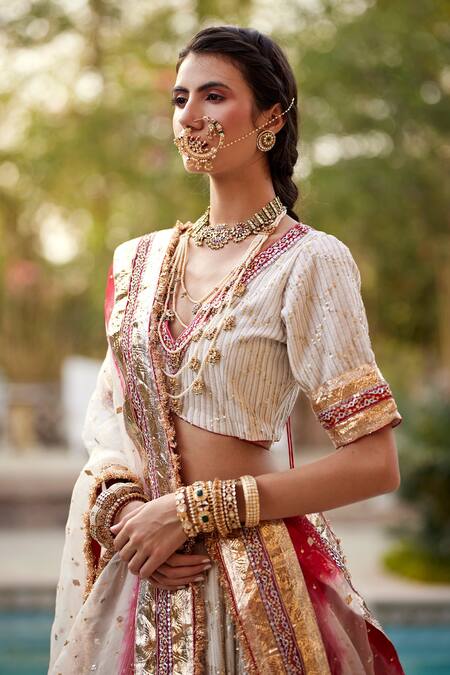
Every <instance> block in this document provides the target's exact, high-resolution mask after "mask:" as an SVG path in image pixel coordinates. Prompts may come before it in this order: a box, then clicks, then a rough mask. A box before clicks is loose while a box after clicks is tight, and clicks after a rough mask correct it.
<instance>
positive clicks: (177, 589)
mask: <svg viewBox="0 0 450 675" xmlns="http://www.w3.org/2000/svg"><path fill="white" fill-rule="evenodd" d="M148 581H149V583H150V584H151V585H152V586H153V588H160V589H161V590H162V591H171V592H172V593H174V592H175V591H179V590H181V589H182V588H186V586H175V588H167V587H166V586H163V585H162V584H158V582H156V581H153V579H152V577H150V579H149V580H148Z"/></svg>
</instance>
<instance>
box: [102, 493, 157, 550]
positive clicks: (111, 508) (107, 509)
mask: <svg viewBox="0 0 450 675" xmlns="http://www.w3.org/2000/svg"><path fill="white" fill-rule="evenodd" d="M109 497H110V499H109V501H107V502H105V503H103V504H102V507H101V508H96V507H95V506H94V507H93V508H92V510H91V514H90V515H91V518H93V524H92V523H91V527H90V533H91V536H92V537H93V538H94V539H95V540H96V541H98V543H99V544H101V545H102V546H104V547H105V548H107V549H111V548H113V547H114V537H113V535H112V532H111V531H110V529H109V528H110V526H111V520H112V519H111V515H112V514H113V513H114V512H115V505H116V503H118V502H119V500H120V504H124V503H125V502H126V501H132V500H134V499H136V500H141V501H148V498H147V497H146V496H145V495H144V494H142V492H127V493H126V494H123V495H121V496H120V497H119V498H117V497H116V495H114V494H110V495H109Z"/></svg>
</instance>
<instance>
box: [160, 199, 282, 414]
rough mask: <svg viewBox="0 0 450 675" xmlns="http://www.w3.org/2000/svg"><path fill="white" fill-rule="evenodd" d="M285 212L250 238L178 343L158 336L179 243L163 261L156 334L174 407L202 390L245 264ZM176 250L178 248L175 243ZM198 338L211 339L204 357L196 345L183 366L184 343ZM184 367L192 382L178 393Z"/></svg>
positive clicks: (228, 326) (242, 287)
mask: <svg viewBox="0 0 450 675" xmlns="http://www.w3.org/2000/svg"><path fill="white" fill-rule="evenodd" d="M286 212H287V209H286V207H284V209H283V211H282V212H281V213H280V214H279V216H278V217H277V218H276V219H275V221H274V222H273V224H272V228H271V229H270V230H269V231H267V232H263V233H260V234H259V235H257V236H256V237H255V239H254V240H252V241H251V243H250V246H249V247H248V248H247V251H246V253H245V255H244V257H243V259H242V261H241V263H239V264H238V265H237V266H236V267H235V268H234V269H233V270H232V271H231V272H230V273H229V274H228V275H226V276H225V277H224V279H223V280H222V282H221V284H220V285H218V286H216V287H215V288H214V289H213V291H211V292H210V293H209V294H208V300H209V302H206V303H205V304H204V305H203V306H202V317H201V318H200V321H199V323H198V325H197V327H196V329H195V332H193V333H192V334H191V335H190V336H188V338H187V340H181V341H180V342H179V344H172V345H170V346H169V345H167V343H166V342H165V340H164V337H163V335H162V325H163V323H164V321H167V320H171V319H172V318H174V316H175V313H174V309H173V302H174V298H175V296H174V290H175V284H176V283H178V282H179V279H180V272H181V269H180V263H181V261H182V260H183V255H184V253H183V246H181V249H180V250H178V251H177V250H175V251H173V255H172V257H171V259H169V261H167V263H166V264H167V267H166V268H165V274H166V275H167V278H168V283H167V285H166V288H165V291H166V292H165V297H164V301H163V302H161V300H162V297H161V295H160V296H159V297H160V302H161V305H162V307H161V312H160V314H159V316H158V321H157V325H156V333H157V335H158V338H159V342H160V345H161V346H162V348H163V350H164V351H165V353H166V354H167V356H168V359H169V363H170V364H171V368H172V369H173V370H172V371H167V370H166V369H164V368H162V371H163V373H164V374H165V375H166V377H168V378H169V384H170V385H171V386H170V389H171V391H170V392H169V397H170V399H171V401H172V406H173V408H174V409H175V410H177V409H179V401H180V399H181V397H182V396H184V395H185V394H186V393H187V392H188V391H189V390H190V389H192V391H193V392H194V394H202V393H203V392H204V390H205V383H204V380H203V378H202V374H203V370H204V368H205V367H206V364H211V365H214V364H215V363H218V362H219V361H220V359H221V352H220V351H219V349H218V348H217V347H216V342H217V339H218V337H219V335H220V333H221V331H222V330H232V329H233V328H234V327H235V324H236V320H235V317H234V315H233V313H232V305H233V302H234V301H235V300H236V299H239V298H240V297H241V296H242V295H243V294H244V293H245V291H246V284H245V282H244V281H243V277H244V275H245V273H246V271H247V269H248V267H249V266H250V265H251V263H252V262H253V259H254V258H255V257H256V256H257V255H258V253H259V252H260V250H261V248H262V247H263V245H264V242H265V241H266V240H267V238H268V237H269V236H270V234H271V233H272V232H273V231H274V230H275V229H276V227H277V226H278V224H279V222H280V220H281V218H282V217H283V215H285V213H286ZM182 236H183V235H182ZM182 236H181V237H180V238H179V239H178V245H179V244H180V240H182ZM184 245H185V244H184ZM177 249H179V246H177ZM227 277H228V278H227ZM177 280H178V281H177ZM219 312H220V316H219V317H218V319H217V320H213V319H211V321H210V322H208V327H207V329H206V330H204V325H205V324H206V322H207V321H208V319H209V317H210V316H213V315H214V314H216V313H219ZM213 324H214V325H213ZM201 338H205V339H207V340H210V341H211V342H210V346H209V348H208V350H206V353H205V355H204V357H203V358H202V359H201V360H200V359H199V358H198V356H199V352H200V347H197V349H196V350H195V352H194V354H193V355H192V356H191V358H190V359H189V361H187V362H186V363H184V365H181V358H182V352H183V350H184V347H185V346H186V344H187V342H188V341H190V340H192V341H193V342H198V341H199V340H200V339H201ZM186 368H190V369H191V370H193V371H194V373H195V377H194V378H193V380H192V382H191V383H190V384H189V385H187V387H185V388H184V389H183V391H181V392H180V391H179V382H178V381H177V377H178V376H180V375H181V373H182V371H184V370H185V369H186Z"/></svg>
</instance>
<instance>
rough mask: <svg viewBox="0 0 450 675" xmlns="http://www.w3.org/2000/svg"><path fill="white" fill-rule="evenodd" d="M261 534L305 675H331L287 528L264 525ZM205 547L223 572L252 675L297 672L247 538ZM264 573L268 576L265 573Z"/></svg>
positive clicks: (210, 542)
mask: <svg viewBox="0 0 450 675" xmlns="http://www.w3.org/2000/svg"><path fill="white" fill-rule="evenodd" d="M259 531H260V536H261V543H262V547H263V549H265V551H266V553H267V555H268V556H269V558H270V562H271V566H272V567H273V579H272V581H273V584H274V585H275V586H276V587H277V589H278V593H279V595H280V597H281V601H282V604H283V606H284V609H285V612H286V614H287V616H288V619H289V623H290V625H291V626H292V630H293V634H294V639H295V642H296V645H297V648H298V651H299V652H300V654H301V659H302V662H303V664H304V675H330V669H329V664H328V659H327V655H326V651H325V647H324V644H323V640H322V636H321V633H320V630H319V627H318V623H317V618H316V614H315V611H314V608H313V606H312V603H311V599H310V597H309V593H308V589H307V587H306V582H305V579H304V577H303V573H302V570H301V567H300V564H299V562H298V559H297V555H296V553H295V549H294V547H293V545H292V541H291V538H290V535H289V532H288V530H287V527H286V525H285V524H284V522H283V521H270V522H263V523H261V524H260V526H259ZM205 542H206V545H207V548H208V552H209V554H210V556H211V557H212V558H213V560H215V561H216V562H217V564H218V566H219V573H220V579H221V584H222V587H223V588H224V591H225V598H226V602H227V607H228V610H229V611H230V612H231V615H232V616H233V619H234V621H235V625H236V632H237V635H238V638H239V642H240V644H241V646H242V649H243V655H244V660H245V668H246V672H248V673H251V674H252V675H253V674H255V675H271V674H272V673H282V672H293V671H292V669H291V668H290V666H289V663H286V657H283V654H281V652H280V649H279V646H278V644H277V640H276V635H275V633H274V627H273V626H271V623H270V617H269V614H268V611H267V608H266V607H265V605H264V601H263V599H262V597H261V594H260V590H259V587H258V583H257V579H256V576H255V572H254V570H253V569H252V564H251V561H250V558H249V553H248V551H247V549H246V544H245V541H244V538H243V536H242V534H237V535H236V536H233V537H228V538H217V537H211V538H208V537H207V538H206V539H205ZM260 573H261V574H264V573H266V572H265V570H261V571H260ZM256 655H257V659H258V662H257V663H256V661H255V658H256Z"/></svg>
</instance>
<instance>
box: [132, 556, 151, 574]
mask: <svg viewBox="0 0 450 675" xmlns="http://www.w3.org/2000/svg"><path fill="white" fill-rule="evenodd" d="M146 560H147V556H146V555H145V554H144V553H139V552H138V551H136V553H135V554H134V556H133V557H132V558H131V559H130V560H129V562H128V569H129V570H130V572H131V573H132V574H139V572H140V569H141V567H142V565H143V564H144V563H145V561H146Z"/></svg>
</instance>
